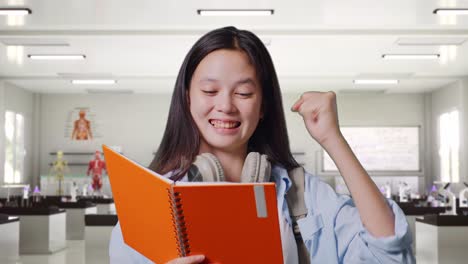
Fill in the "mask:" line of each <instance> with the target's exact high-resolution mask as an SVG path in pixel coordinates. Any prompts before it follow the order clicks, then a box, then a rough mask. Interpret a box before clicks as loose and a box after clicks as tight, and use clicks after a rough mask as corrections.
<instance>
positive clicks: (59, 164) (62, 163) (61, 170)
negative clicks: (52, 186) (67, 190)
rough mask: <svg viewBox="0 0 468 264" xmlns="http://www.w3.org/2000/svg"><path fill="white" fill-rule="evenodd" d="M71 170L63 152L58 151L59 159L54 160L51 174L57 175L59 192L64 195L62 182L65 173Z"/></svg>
mask: <svg viewBox="0 0 468 264" xmlns="http://www.w3.org/2000/svg"><path fill="white" fill-rule="evenodd" d="M68 172H70V169H69V168H68V162H67V161H66V160H64V159H63V152H62V151H57V159H56V160H55V161H54V162H52V168H51V169H50V174H51V175H53V176H54V177H55V179H56V180H57V181H58V189H57V194H58V195H63V188H62V183H63V179H64V176H65V173H68Z"/></svg>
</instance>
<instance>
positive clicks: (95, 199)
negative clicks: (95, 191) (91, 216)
mask: <svg viewBox="0 0 468 264" xmlns="http://www.w3.org/2000/svg"><path fill="white" fill-rule="evenodd" d="M76 199H77V200H79V201H89V202H92V203H95V204H111V203H114V199H113V198H104V197H96V196H85V197H83V196H78V197H77V198H76Z"/></svg>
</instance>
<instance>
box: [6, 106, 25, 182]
mask: <svg viewBox="0 0 468 264" xmlns="http://www.w3.org/2000/svg"><path fill="white" fill-rule="evenodd" d="M5 139H6V140H5V173H4V175H5V178H4V182H5V183H20V182H21V181H22V180H23V171H24V157H25V155H26V151H25V149H24V116H23V115H22V114H18V113H14V112H11V111H6V113H5Z"/></svg>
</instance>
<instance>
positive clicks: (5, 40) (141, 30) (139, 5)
mask: <svg viewBox="0 0 468 264" xmlns="http://www.w3.org/2000/svg"><path fill="white" fill-rule="evenodd" d="M2 7H27V8H29V9H30V10H31V11H32V13H31V14H30V15H28V16H25V17H13V16H0V79H2V80H5V81H6V82H10V83H13V84H15V85H17V86H20V87H23V88H25V89H28V90H31V91H34V92H38V93H85V92H87V90H94V91H95V92H129V91H133V92H135V93H168V92H171V91H172V88H173V85H174V81H175V78H176V75H177V73H178V70H179V67H180V64H181V63H182V60H183V58H184V56H185V54H186V53H187V51H188V50H189V49H190V47H191V45H192V44H193V43H194V42H195V41H196V40H197V39H198V38H199V37H200V36H201V35H202V34H204V33H206V32H208V31H210V30H212V29H215V28H218V27H222V26H228V25H233V26H236V27H238V28H241V29H248V30H251V31H253V32H254V33H256V34H257V35H258V36H259V37H260V38H261V39H262V40H263V41H264V42H265V43H266V44H267V48H268V50H269V51H270V53H271V55H272V57H273V60H274V63H275V67H276V70H277V72H278V76H279V79H280V84H281V88H282V90H283V91H284V92H298V91H305V90H319V91H326V90H334V91H337V92H343V93H353V92H385V93H424V92H430V91H432V90H434V89H437V88H439V87H441V86H444V85H447V84H450V83H452V82H455V81H457V80H459V79H461V78H467V76H468V59H467V58H468V43H467V42H468V41H466V40H467V39H468V16H467V15H465V16H454V15H450V16H441V15H437V14H434V13H433V11H434V10H435V9H437V8H468V0H463V1H461V0H458V1H457V0H438V1H436V0H391V1H390V0H380V1H375V0H353V1H342V0H303V1H301V0H290V1H280V0H276V1H268V0H263V1H250V0H249V1H247V0H237V1H221V0H211V1H208V0H202V1H194V0H184V1H182V0H171V1H161V0H133V1H128V0H99V1H96V0H68V1H63V0H40V1H38V0H9V1H7V0H0V8H2ZM198 9H274V14H273V15H272V16H266V17H204V16H200V15H198V13H197V10H198ZM408 43H410V44H412V45H408ZM405 44H406V45H405ZM28 54H84V55H85V56H86V59H84V60H80V61H35V60H31V59H30V58H28V56H27V55H28ZM383 54H440V57H439V58H438V59H435V60H384V59H382V55H383ZM83 78H106V79H107V78H112V79H116V80H117V83H116V84H114V85H105V86H101V85H99V86H98V85H73V84H71V82H70V80H71V79H83ZM354 79H398V80H399V83H398V84H396V85H357V84H354V83H353V80H354Z"/></svg>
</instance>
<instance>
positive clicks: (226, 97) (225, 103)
mask: <svg viewBox="0 0 468 264" xmlns="http://www.w3.org/2000/svg"><path fill="white" fill-rule="evenodd" d="M215 109H216V111H218V112H223V113H226V114H231V113H234V112H236V106H235V105H234V102H233V98H232V96H231V95H230V94H228V93H224V94H220V95H218V96H217V98H216V105H215Z"/></svg>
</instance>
